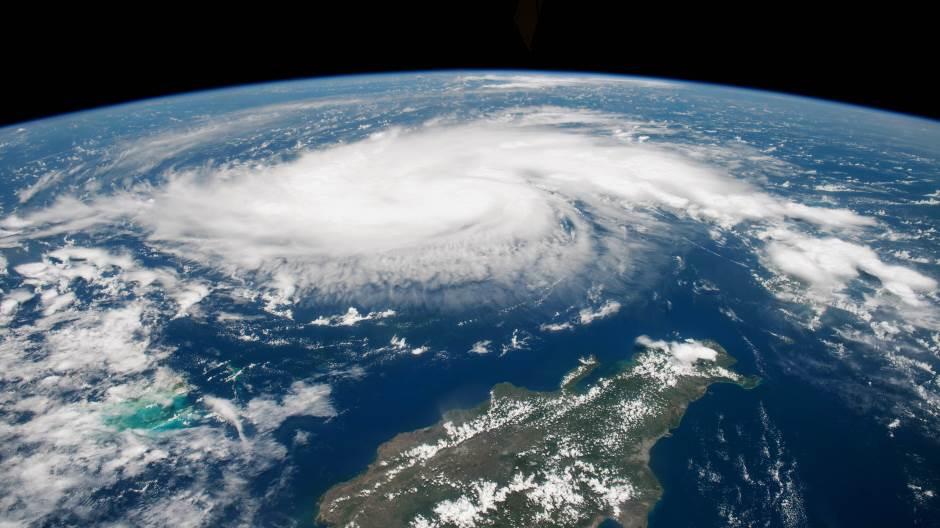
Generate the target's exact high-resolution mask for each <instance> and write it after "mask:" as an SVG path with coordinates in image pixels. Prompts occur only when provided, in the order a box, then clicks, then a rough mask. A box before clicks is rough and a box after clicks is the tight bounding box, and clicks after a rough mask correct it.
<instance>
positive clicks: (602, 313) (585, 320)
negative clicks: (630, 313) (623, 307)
mask: <svg viewBox="0 0 940 528" xmlns="http://www.w3.org/2000/svg"><path fill="white" fill-rule="evenodd" d="M619 311H620V303H619V302H617V301H607V302H605V303H604V304H603V306H601V307H600V308H598V309H596V310H592V309H590V308H585V309H583V310H581V311H580V312H578V322H580V323H581V324H582V325H587V324H591V323H593V322H594V321H596V320H597V319H605V318H607V317H610V316H611V315H614V314H615V313H617V312H619Z"/></svg>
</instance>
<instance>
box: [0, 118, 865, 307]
mask: <svg viewBox="0 0 940 528" xmlns="http://www.w3.org/2000/svg"><path fill="white" fill-rule="evenodd" d="M558 123H564V124H565V125H566V126H565V128H559V127H558V126H554V125H557V124H558ZM617 124H618V123H617V121H616V119H615V118H613V117H611V116H608V115H604V114H598V113H595V112H588V111H564V110H561V109H557V108H535V109H529V110H520V111H519V112H517V113H515V114H512V115H508V116H495V117H491V118H486V119H479V120H476V121H472V122H469V123H461V124H449V125H448V124H440V123H439V124H436V125H430V126H424V127H417V128H415V129H409V130H404V129H388V130H385V131H383V132H379V133H376V134H374V135H373V136H371V137H370V138H369V139H366V140H363V141H359V142H356V143H350V144H344V145H338V146H333V147H328V148H324V149H322V150H315V151H310V152H307V153H306V154H303V155H301V156H299V157H298V158H296V159H294V160H292V161H289V162H279V163H274V164H251V165H247V166H246V165H229V166H224V167H205V168H201V169H197V170H191V171H187V172H181V173H179V172H177V173H170V174H169V175H168V176H167V179H166V182H165V184H163V185H161V186H158V187H155V188H151V187H149V186H148V187H146V188H142V189H140V190H138V191H137V192H133V193H120V194H115V195H110V196H105V197H100V198H98V199H94V200H91V201H84V202H80V201H77V200H74V199H62V200H60V201H58V202H57V203H56V204H54V205H53V206H51V207H50V208H47V209H43V210H37V211H33V212H32V213H29V214H26V215H23V216H17V217H8V218H6V219H4V220H3V222H2V226H0V227H2V228H3V229H5V230H7V231H10V232H13V233H15V234H14V235H13V238H14V239H15V238H17V237H24V236H25V237H31V238H34V237H39V236H47V235H50V234H54V233H61V232H66V231H75V230H87V229H94V228H97V227H106V226H110V225H113V224H117V223H119V222H127V221H129V222H131V223H132V224H133V225H135V226H137V227H138V228H139V229H141V230H143V232H144V233H145V236H146V238H147V240H148V241H149V242H150V243H151V244H152V245H153V246H155V247H158V248H160V249H162V250H166V251H171V252H176V253H178V254H180V255H185V256H186V257H187V258H191V259H195V260H197V261H199V262H201V263H203V264H206V265H209V266H213V267H218V268H220V269H222V270H224V271H226V272H227V273H230V274H236V275H241V276H250V277H252V279H258V280H260V281H261V282H262V283H263V284H265V285H266V287H267V288H268V289H270V290H271V291H274V292H276V299H278V302H283V303H291V302H296V301H298V300H303V299H304V298H310V297H315V298H319V299H331V300H336V301H341V300H350V301H360V302H364V303H366V304H375V303H379V302H382V301H394V302H395V303H398V304H408V303H413V302H418V303H434V304H437V305H448V304H451V305H465V304H467V303H471V302H474V301H475V302H477V303H480V302H492V301H502V302H509V301H515V300H518V299H517V298H512V297H514V296H515V297H518V296H522V297H525V296H527V295H534V294H535V293H536V292H539V291H541V290H543V289H547V288H550V287H552V285H555V284H557V283H558V282H559V281H562V280H564V281H566V283H567V284H568V285H569V286H575V285H576V286H577V289H579V290H580V291H584V290H585V289H586V285H588V284H589V283H590V282H593V281H601V282H604V281H607V280H612V281H616V280H623V279H624V278H625V277H628V276H629V274H630V272H631V269H632V264H633V262H635V261H636V260H637V259H636V258H635V253H636V252H637V251H641V250H642V248H643V246H644V241H643V237H642V236H636V234H635V233H634V234H630V233H626V232H625V230H634V231H640V232H646V233H654V232H666V231H668V230H669V227H668V226H666V225H664V224H663V222H661V221H659V220H656V215H655V214H652V213H651V212H652V211H654V210H667V211H670V212H672V213H674V214H679V215H682V216H684V217H687V218H691V219H695V220H700V221H703V222H706V223H709V224H712V225H716V226H720V227H725V228H727V227H731V226H734V225H736V224H738V223H741V222H745V221H758V222H761V221H782V220H784V219H799V220H802V221H805V222H807V223H809V224H812V225H816V226H818V227H819V228H820V229H846V228H855V227H861V226H867V225H871V224H872V223H873V222H872V221H871V220H870V219H868V218H865V217H861V216H859V215H857V214H855V213H853V212H851V211H848V210H842V209H827V208H815V207H808V206H805V205H803V204H799V203H794V202H790V201H787V200H782V199H779V198H776V197H773V196H771V195H769V194H766V193H763V192H760V191H758V190H757V189H756V188H755V187H753V186H752V185H750V184H748V183H745V182H743V181H740V180H738V179H736V178H733V177H731V176H730V175H728V174H727V173H726V172H724V171H722V170H720V169H717V168H714V167H710V166H707V165H705V164H703V163H701V162H699V161H695V160H693V159H692V157H691V156H690V155H686V154H683V153H682V152H681V149H677V148H663V147H654V146H649V145H645V144H638V143H636V142H629V141H624V140H623V139H622V138H618V137H610V136H602V135H601V134H599V133H598V131H599V130H607V129H609V128H610V127H613V126H615V125H617ZM579 127H580V128H579Z"/></svg>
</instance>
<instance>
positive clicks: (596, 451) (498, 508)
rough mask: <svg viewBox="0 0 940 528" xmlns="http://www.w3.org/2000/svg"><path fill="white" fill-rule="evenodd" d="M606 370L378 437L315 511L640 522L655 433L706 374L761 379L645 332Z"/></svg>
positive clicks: (655, 488) (647, 498) (652, 500)
mask: <svg viewBox="0 0 940 528" xmlns="http://www.w3.org/2000/svg"><path fill="white" fill-rule="evenodd" d="M636 346H637V350H636V351H635V352H634V354H633V356H632V358H631V360H630V361H629V362H624V363H623V364H622V365H620V366H619V367H618V368H616V369H613V370H614V371H613V373H611V374H610V375H608V376H604V377H599V378H598V379H596V380H593V381H591V382H590V383H587V382H588V380H586V379H585V378H586V377H587V376H588V375H589V374H590V373H591V372H592V371H593V370H594V369H595V368H596V366H597V363H598V362H597V360H596V359H595V358H594V357H593V356H592V357H585V358H582V359H581V360H580V364H579V365H578V366H577V368H575V369H574V370H573V371H571V372H570V373H569V374H567V375H566V376H564V377H563V378H562V380H561V384H560V388H559V389H558V390H555V391H548V392H538V391H531V390H527V389H524V388H520V387H516V386H514V385H511V384H508V383H504V384H500V385H496V386H495V387H493V389H492V391H491V393H490V399H489V401H487V402H486V403H484V404H482V405H481V406H479V407H477V408H475V409H470V410H454V411H450V412H448V413H446V414H445V415H444V417H443V419H442V420H441V421H440V422H439V423H438V424H435V425H433V426H430V427H427V428H423V429H419V430H417V431H412V432H407V433H403V434H399V435H398V436H396V437H394V438H392V439H391V440H390V441H388V442H386V443H385V444H383V445H381V446H380V447H379V449H378V453H377V456H376V459H375V461H374V462H373V463H372V464H371V465H370V466H369V467H368V469H367V470H366V471H365V472H363V473H361V474H360V475H359V476H357V477H355V478H353V479H352V480H350V481H348V482H344V483H341V484H338V485H336V486H334V487H332V488H331V489H329V490H328V491H327V492H326V493H325V494H324V495H323V496H322V498H321V499H320V503H319V513H318V517H317V520H318V521H319V522H321V523H325V524H327V525H329V526H343V527H357V528H371V527H390V526H408V527H413V528H432V527H440V528H444V527H455V528H469V527H473V526H500V527H503V526H518V527H531V526H546V527H548V526H598V525H599V524H601V523H602V522H604V521H605V520H607V519H613V520H615V521H617V522H619V523H620V524H621V525H622V526H624V527H628V528H633V527H641V526H646V525H647V519H648V516H649V512H650V510H651V509H652V507H653V505H654V504H656V502H657V501H658V500H659V498H660V496H661V495H662V488H661V487H660V485H659V482H658V481H657V480H656V478H655V476H654V475H653V473H652V471H651V470H650V468H649V464H648V463H649V453H650V449H651V448H652V446H653V445H654V444H655V443H656V441H657V440H659V439H660V438H662V437H663V436H665V435H667V434H668V433H669V431H670V430H672V429H674V428H675V427H677V426H678V425H679V422H680V420H681V419H682V416H683V415H684V413H685V410H686V408H687V407H688V405H689V404H690V403H691V402H693V401H695V400H697V399H698V398H700V397H701V396H702V395H704V394H705V392H706V390H707V389H708V387H709V386H710V385H711V384H713V383H734V384H738V385H740V386H742V387H744V388H751V387H754V386H756V385H757V383H758V379H757V378H754V377H748V376H743V375H741V374H738V373H736V372H734V371H733V370H731V368H730V367H731V366H732V365H733V364H734V363H735V360H734V358H732V357H731V355H730V354H728V352H727V351H725V349H724V348H722V347H721V346H720V345H719V344H718V343H716V342H713V341H696V340H684V341H661V340H652V339H650V338H648V337H646V336H640V337H639V338H637V340H636Z"/></svg>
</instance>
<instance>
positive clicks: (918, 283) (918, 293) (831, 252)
mask: <svg viewBox="0 0 940 528" xmlns="http://www.w3.org/2000/svg"><path fill="white" fill-rule="evenodd" d="M761 237H762V238H763V239H764V240H765V241H766V243H767V245H766V248H765V252H764V253H765V258H766V260H767V265H768V267H770V268H771V269H775V270H779V271H781V272H783V273H785V274H786V275H789V276H791V277H794V278H796V279H799V280H800V281H802V282H803V283H805V284H807V285H808V286H809V289H810V294H811V295H813V296H814V297H815V298H817V299H818V300H820V301H821V302H831V299H832V298H833V296H834V294H837V293H840V292H843V291H844V290H845V289H846V288H847V286H848V285H849V284H850V282H851V281H853V280H855V279H857V278H859V277H860V275H861V274H862V273H867V274H869V275H872V276H874V277H876V278H878V280H879V281H880V282H881V287H882V289H883V291H884V292H885V293H888V294H891V296H893V297H894V298H896V299H898V300H899V301H900V302H901V303H903V304H904V305H907V306H908V307H915V308H917V307H926V306H928V304H929V303H930V302H929V300H928V299H927V298H926V297H925V294H927V293H929V292H932V291H934V290H936V289H937V281H936V280H934V279H932V278H930V277H927V276H926V275H923V274H921V273H919V272H917V271H915V270H913V269H911V268H907V267H904V266H899V265H895V264H887V263H885V262H884V261H882V260H881V259H880V258H879V257H878V254H877V253H875V251H874V250H872V249H871V248H870V247H868V246H864V245H860V244H855V243H852V242H846V241H844V240H841V239H838V238H833V237H825V238H816V237H811V236H808V235H805V234H801V233H797V232H794V231H791V230H788V229H784V228H778V229H772V230H768V231H766V232H764V233H762V234H761Z"/></svg>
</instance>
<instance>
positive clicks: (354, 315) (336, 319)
mask: <svg viewBox="0 0 940 528" xmlns="http://www.w3.org/2000/svg"><path fill="white" fill-rule="evenodd" d="M394 315H395V310H383V311H381V312H369V313H367V314H365V315H362V314H361V313H359V310H357V309H356V308H355V307H352V306H350V307H349V309H348V310H346V313H344V314H339V315H331V316H329V317H327V316H322V315H321V316H320V317H317V318H316V319H314V320H313V321H310V324H312V325H314V326H355V325H356V324H359V323H361V322H362V321H373V320H376V319H387V318H389V317H393V316H394Z"/></svg>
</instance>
